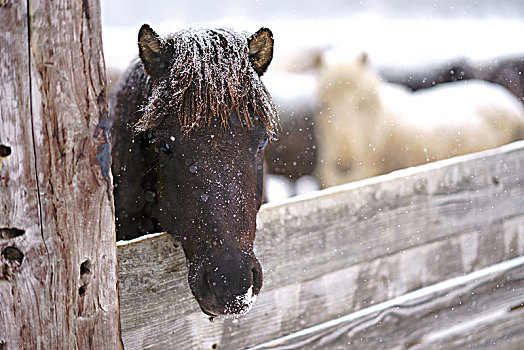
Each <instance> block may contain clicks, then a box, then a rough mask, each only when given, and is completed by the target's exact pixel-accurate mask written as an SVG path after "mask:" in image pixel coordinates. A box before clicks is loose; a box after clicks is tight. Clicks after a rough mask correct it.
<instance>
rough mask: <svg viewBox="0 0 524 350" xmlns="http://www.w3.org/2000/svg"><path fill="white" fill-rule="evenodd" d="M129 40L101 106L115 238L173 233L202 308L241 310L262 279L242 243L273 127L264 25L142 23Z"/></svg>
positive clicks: (269, 42) (250, 232)
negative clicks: (129, 51)
mask: <svg viewBox="0 0 524 350" xmlns="http://www.w3.org/2000/svg"><path fill="white" fill-rule="evenodd" d="M138 47H139V56H140V59H139V60H137V61H136V62H135V63H134V64H132V65H131V67H130V68H129V69H128V70H127V72H126V73H125V74H124V75H123V77H122V78H121V81H120V83H119V86H118V87H117V90H116V92H115V94H114V98H113V99H112V101H111V105H110V107H111V108H110V109H111V120H112V123H113V129H112V130H113V131H112V144H113V151H112V156H113V174H114V183H115V189H114V196H115V207H116V219H117V236H118V239H130V238H134V237H138V236H141V235H144V234H146V233H150V232H159V231H161V230H165V231H167V232H169V233H170V234H172V235H175V236H176V237H177V238H178V239H179V240H180V242H181V244H182V247H183V249H184V252H185V255H186V258H187V261H188V266H189V285H190V287H191V291H192V292H193V295H194V296H195V298H196V300H197V301H198V303H199V304H200V307H201V308H202V310H203V311H204V312H205V313H207V314H209V315H212V316H214V315H227V314H243V313H246V312H247V311H248V310H249V309H250V307H251V305H252V302H253V301H254V299H255V296H256V295H257V294H258V293H259V291H260V288H261V287H262V269H261V267H260V263H259V261H258V260H257V258H256V257H255V254H254V252H253V243H254V240H255V227H256V214H257V211H258V209H259V208H260V204H261V200H262V185H263V182H262V180H263V150H264V146H265V145H266V144H267V142H268V139H270V138H271V137H272V136H273V135H274V133H275V132H276V129H277V125H278V121H277V115H276V110H275V107H274V105H273V103H272V100H271V97H270V95H269V93H268V92H267V90H266V88H265V87H264V85H263V84H262V82H261V80H260V76H261V75H262V74H263V73H264V72H265V71H266V69H267V67H268V65H269V63H270V62H271V59H272V56H273V38H272V34H271V31H270V30H269V29H265V28H262V29H260V30H259V31H258V32H256V33H255V34H253V35H252V36H250V37H248V36H247V35H245V34H240V33H235V32H233V31H230V30H224V29H216V30H183V31H180V32H177V33H175V34H172V35H170V36H168V37H165V38H161V37H159V36H158V35H157V34H156V33H155V32H154V31H153V30H152V29H151V28H150V27H149V26H148V25H143V26H142V28H141V29H140V32H139V34H138Z"/></svg>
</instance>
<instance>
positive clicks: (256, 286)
mask: <svg viewBox="0 0 524 350" xmlns="http://www.w3.org/2000/svg"><path fill="white" fill-rule="evenodd" d="M251 272H252V273H253V292H254V293H255V294H258V293H259V292H260V289H261V288H262V270H260V269H257V267H253V268H252V269H251Z"/></svg>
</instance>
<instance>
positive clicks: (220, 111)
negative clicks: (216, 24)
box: [135, 29, 279, 135]
mask: <svg viewBox="0 0 524 350" xmlns="http://www.w3.org/2000/svg"><path fill="white" fill-rule="evenodd" d="M165 42H166V43H167V45H169V47H170V48H171V47H172V52H173V55H172V58H171V64H170V65H169V68H168V71H167V72H166V74H165V76H164V77H162V78H161V79H158V80H157V81H154V82H152V84H153V86H152V91H151V94H150V97H149V99H148V100H147V101H146V103H145V105H144V106H143V107H142V112H143V115H142V117H141V118H140V119H139V121H138V122H137V123H136V124H135V130H136V131H137V132H142V131H145V130H148V129H151V128H154V127H156V126H157V125H158V124H159V123H160V122H161V121H162V120H163V119H164V118H166V117H169V118H173V117H175V118H176V117H178V120H179V123H180V126H181V128H182V129H183V130H184V131H185V132H186V133H189V132H191V131H195V130H198V129H199V128H202V127H205V126H206V125H209V124H210V121H211V120H212V119H213V118H217V119H218V120H219V121H220V123H221V124H222V126H224V127H227V125H228V124H229V117H230V115H231V113H232V112H233V111H236V112H237V115H238V117H239V118H241V122H242V123H241V124H242V125H245V126H246V127H251V125H253V122H254V119H257V118H258V119H260V120H262V121H263V122H264V124H265V125H266V127H267V128H268V130H269V132H270V134H271V135H274V134H276V132H277V129H278V125H279V124H278V117H277V112H276V108H275V106H274V104H273V101H272V99H271V96H270V94H269V92H268V91H267V89H266V88H265V86H264V84H263V83H262V81H261V80H260V77H259V76H258V74H257V73H256V72H255V70H254V68H253V67H252V65H251V62H250V60H249V54H248V53H249V49H248V41H247V35H245V34H243V33H237V32H234V31H232V30H229V29H214V30H205V29H197V30H195V29H189V30H182V31H180V32H177V33H175V34H172V35H170V36H168V37H167V38H166V39H165Z"/></svg>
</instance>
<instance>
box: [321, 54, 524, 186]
mask: <svg viewBox="0 0 524 350" xmlns="http://www.w3.org/2000/svg"><path fill="white" fill-rule="evenodd" d="M319 96H320V101H321V104H322V112H321V116H320V117H319V118H318V121H317V125H316V126H317V128H318V129H317V132H318V136H319V148H320V150H319V152H320V157H319V158H320V162H319V164H318V165H317V174H318V176H319V181H320V183H321V185H322V187H329V186H333V185H339V184H342V183H346V182H351V181H355V180H360V179H363V178H367V177H371V176H375V175H379V174H384V173H388V172H391V171H393V170H397V169H401V168H406V167H410V166H414V165H420V164H424V163H427V162H431V161H435V160H440V159H444V158H449V157H453V156H458V155H462V154H466V153H471V152H476V151H482V150H485V149H489V148H493V147H497V146H500V145H503V144H506V143H509V142H512V141H515V140H519V139H522V138H524V107H523V105H522V103H521V102H520V101H519V100H518V99H516V98H515V97H514V96H513V95H512V94H511V93H510V92H509V91H507V90H506V89H505V88H504V87H502V86H500V85H496V84H492V83H488V82H481V81H460V82H453V83H446V84H441V85H438V86H436V87H433V88H428V89H423V90H419V91H417V92H410V91H408V90H407V89H405V88H403V87H401V86H397V85H393V84H387V83H385V82H383V81H381V79H380V77H379V76H378V74H377V73H376V72H375V71H374V70H373V69H372V68H371V67H370V65H369V64H368V60H367V56H366V55H365V54H360V55H358V56H357V57H355V55H353V56H352V57H351V56H348V55H344V54H342V53H340V52H333V51H332V52H328V53H325V54H324V55H323V56H322V58H321V62H320V70H319Z"/></svg>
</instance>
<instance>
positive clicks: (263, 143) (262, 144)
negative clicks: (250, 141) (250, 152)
mask: <svg viewBox="0 0 524 350" xmlns="http://www.w3.org/2000/svg"><path fill="white" fill-rule="evenodd" d="M268 140H269V138H268V137H267V135H266V136H265V137H264V139H263V140H262V141H260V144H259V145H258V150H259V151H262V150H263V149H264V147H266V145H267V142H268Z"/></svg>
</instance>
